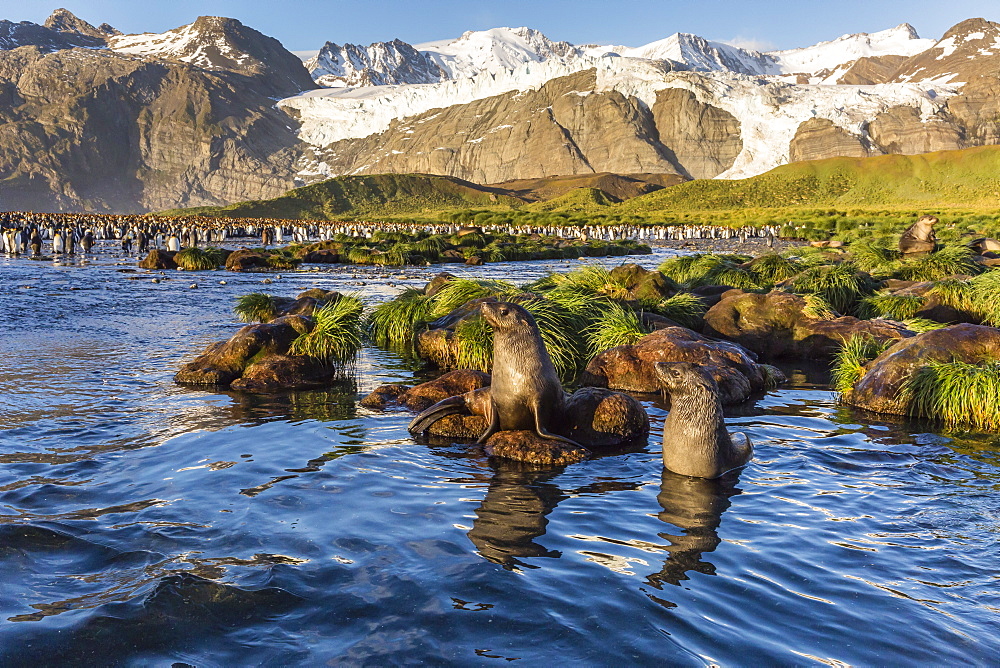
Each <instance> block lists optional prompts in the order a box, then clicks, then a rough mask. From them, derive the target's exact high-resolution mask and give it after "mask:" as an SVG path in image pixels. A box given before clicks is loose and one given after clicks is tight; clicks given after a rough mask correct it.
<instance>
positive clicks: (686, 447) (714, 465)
mask: <svg viewBox="0 0 1000 668" xmlns="http://www.w3.org/2000/svg"><path fill="white" fill-rule="evenodd" d="M655 369H656V376H657V378H659V380H660V386H661V387H662V388H663V390H664V391H665V392H667V393H669V394H670V413H669V414H668V415H667V419H666V420H665V421H664V423H663V466H664V468H666V469H668V470H670V471H673V472H674V473H680V474H681V475H687V476H692V477H695V478H718V477H719V476H721V475H722V474H724V473H725V472H727V471H731V470H733V469H736V468H739V467H741V466H743V465H744V464H746V463H747V462H749V461H750V458H751V457H753V444H752V443H751V442H750V439H749V438H748V437H747V436H746V434H743V433H735V434H730V433H729V432H728V431H726V423H725V421H724V420H723V414H722V401H721V400H720V399H719V386H718V384H717V383H716V382H715V379H714V378H712V375H711V374H710V373H708V371H707V370H705V369H703V368H702V367H701V366H699V365H697V364H693V363H691V362H673V363H670V362H658V363H657V364H656V365H655Z"/></svg>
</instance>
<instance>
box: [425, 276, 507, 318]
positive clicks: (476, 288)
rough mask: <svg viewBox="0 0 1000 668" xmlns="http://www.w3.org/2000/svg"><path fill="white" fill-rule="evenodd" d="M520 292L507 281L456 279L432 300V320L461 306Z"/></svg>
mask: <svg viewBox="0 0 1000 668" xmlns="http://www.w3.org/2000/svg"><path fill="white" fill-rule="evenodd" d="M519 292H520V290H518V288H517V286H516V285H514V284H513V283H508V282H507V281H496V280H491V279H473V278H456V279H454V280H452V281H449V282H448V283H447V284H445V286H444V287H442V288H441V290H440V291H438V293H437V294H436V295H434V298H433V300H432V304H433V306H432V307H431V320H434V319H436V318H440V317H442V316H446V315H448V314H449V313H451V312H452V311H454V310H455V309H457V308H458V307H459V306H462V305H463V304H465V303H467V302H470V301H472V300H473V299H482V298H484V297H497V298H501V297H507V296H512V295H516V294H518V293H519Z"/></svg>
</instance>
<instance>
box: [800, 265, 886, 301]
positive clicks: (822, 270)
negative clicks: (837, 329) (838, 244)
mask: <svg viewBox="0 0 1000 668" xmlns="http://www.w3.org/2000/svg"><path fill="white" fill-rule="evenodd" d="M790 288H791V290H792V292H795V293H798V294H810V293H815V294H818V295H820V296H821V297H823V299H825V300H826V301H827V302H828V303H829V304H830V306H831V307H832V308H833V309H835V310H836V311H838V312H839V313H852V312H853V311H854V308H855V305H856V304H857V303H858V302H859V301H860V300H862V299H864V298H865V297H868V296H870V295H871V294H872V292H873V289H872V281H871V278H870V277H868V276H867V275H863V274H860V273H859V272H858V271H857V268H856V267H855V266H854V265H853V264H851V263H849V262H843V263H841V264H833V265H819V266H816V267H810V268H809V269H806V270H805V271H803V272H802V273H801V274H799V275H798V276H796V277H795V278H793V279H792V281H791V284H790Z"/></svg>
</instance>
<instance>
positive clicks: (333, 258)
mask: <svg viewBox="0 0 1000 668" xmlns="http://www.w3.org/2000/svg"><path fill="white" fill-rule="evenodd" d="M302 261H303V262H305V263H306V264H337V263H338V262H342V261H343V259H342V258H341V257H340V253H338V252H337V251H333V250H314V251H309V252H308V253H306V254H305V255H303V256H302Z"/></svg>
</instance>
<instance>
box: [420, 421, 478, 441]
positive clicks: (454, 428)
mask: <svg viewBox="0 0 1000 668" xmlns="http://www.w3.org/2000/svg"><path fill="white" fill-rule="evenodd" d="M427 433H428V434H430V435H431V436H439V437H443V438H460V439H463V440H470V441H471V440H475V439H477V438H479V437H480V436H482V435H483V434H484V433H486V419H485V418H483V417H480V416H479V415H446V416H444V417H443V418H441V419H440V420H438V421H437V422H435V423H434V424H432V425H431V426H430V429H428V430H427Z"/></svg>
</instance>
